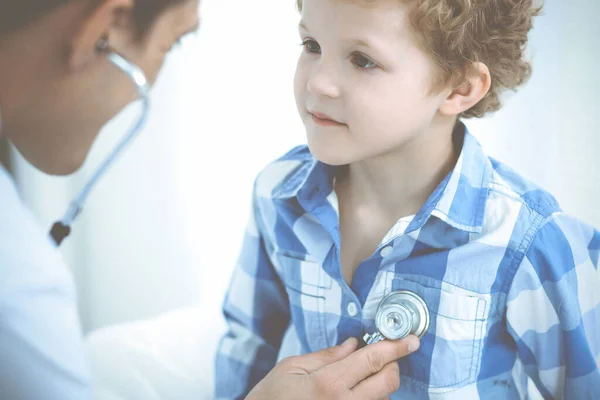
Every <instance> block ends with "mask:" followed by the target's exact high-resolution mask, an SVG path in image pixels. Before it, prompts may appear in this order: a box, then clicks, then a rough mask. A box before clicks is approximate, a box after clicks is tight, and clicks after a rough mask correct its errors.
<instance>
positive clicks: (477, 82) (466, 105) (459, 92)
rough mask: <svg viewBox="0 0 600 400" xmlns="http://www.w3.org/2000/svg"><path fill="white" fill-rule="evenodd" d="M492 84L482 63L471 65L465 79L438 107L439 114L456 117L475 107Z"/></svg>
mask: <svg viewBox="0 0 600 400" xmlns="http://www.w3.org/2000/svg"><path fill="white" fill-rule="evenodd" d="M491 84H492V77H491V76H490V70H489V68H488V67H487V65H485V64H484V63H481V62H477V63H474V64H473V69H472V70H471V72H470V73H469V75H468V76H467V77H466V79H465V80H464V81H463V82H462V83H461V84H460V85H459V86H458V87H457V88H455V89H454V90H452V92H451V93H450V95H448V97H447V98H446V100H445V101H444V102H443V103H442V105H441V106H440V109H439V111H440V113H442V114H443V115H446V116H457V115H460V114H461V113H463V112H465V111H467V110H468V109H470V108H472V107H473V106H475V104H477V103H479V101H480V100H481V99H482V98H483V97H484V96H485V95H486V94H487V93H488V91H489V90H490V86H491Z"/></svg>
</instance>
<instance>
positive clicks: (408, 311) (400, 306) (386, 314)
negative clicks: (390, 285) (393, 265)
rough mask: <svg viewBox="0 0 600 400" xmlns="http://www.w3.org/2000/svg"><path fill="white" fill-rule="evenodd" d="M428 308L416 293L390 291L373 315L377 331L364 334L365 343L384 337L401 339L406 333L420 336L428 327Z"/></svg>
mask: <svg viewBox="0 0 600 400" xmlns="http://www.w3.org/2000/svg"><path fill="white" fill-rule="evenodd" d="M429 319H430V317H429V308H428V307H427V304H426V303H425V301H424V300H423V299H422V298H421V296H419V295H418V294H416V293H414V292H411V291H408V290H399V291H396V292H393V293H390V294H389V295H387V296H386V297H384V299H383V300H382V301H381V303H380V304H379V307H378V308H377V314H376V315H375V326H376V327H377V332H376V333H373V334H366V335H365V336H364V337H363V340H364V341H365V343H366V344H371V343H376V342H379V341H381V340H384V339H392V340H394V339H403V338H405V337H407V336H408V335H411V334H412V335H415V336H417V337H419V339H420V338H422V337H423V336H424V335H425V333H426V332H427V329H428V328H429Z"/></svg>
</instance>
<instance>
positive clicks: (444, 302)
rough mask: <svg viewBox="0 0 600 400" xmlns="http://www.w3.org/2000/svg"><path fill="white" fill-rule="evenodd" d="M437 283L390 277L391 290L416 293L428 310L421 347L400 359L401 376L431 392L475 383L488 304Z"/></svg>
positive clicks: (480, 299)
mask: <svg viewBox="0 0 600 400" xmlns="http://www.w3.org/2000/svg"><path fill="white" fill-rule="evenodd" d="M392 275H394V274H392ZM438 283H439V286H440V288H438V287H431V286H425V285H424V284H421V283H418V282H415V281H413V280H407V279H404V278H402V277H393V279H392V285H391V289H392V290H393V291H397V290H410V291H411V292H414V293H416V294H418V295H419V296H421V298H422V299H423V300H424V301H425V303H426V304H427V307H428V308H429V314H430V325H429V329H428V330H427V333H426V334H425V336H424V337H423V338H422V340H421V344H422V345H421V348H420V350H419V351H418V352H416V353H414V354H413V355H411V356H410V357H408V358H406V359H403V360H401V361H400V366H401V374H406V375H407V376H410V378H412V379H414V380H417V381H421V382H423V383H425V384H427V386H428V388H429V391H430V393H435V392H438V393H440V392H448V391H452V390H455V389H458V388H461V387H463V386H466V385H469V384H471V383H474V382H476V379H477V373H478V369H479V364H480V358H481V348H482V345H483V339H484V334H485V326H486V320H487V314H488V312H489V310H488V308H489V307H488V301H487V300H486V299H485V298H482V296H477V295H476V294H475V293H473V294H472V295H471V294H469V293H466V292H464V291H461V292H451V291H449V290H445V289H441V287H442V282H438ZM428 284H431V282H428Z"/></svg>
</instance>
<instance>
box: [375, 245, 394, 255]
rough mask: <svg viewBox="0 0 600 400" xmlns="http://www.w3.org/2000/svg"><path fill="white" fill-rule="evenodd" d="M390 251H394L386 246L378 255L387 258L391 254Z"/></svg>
mask: <svg viewBox="0 0 600 400" xmlns="http://www.w3.org/2000/svg"><path fill="white" fill-rule="evenodd" d="M392 251H394V248H393V247H392V246H386V247H384V248H383V249H381V251H380V252H379V254H380V255H381V257H387V256H389V255H390V254H392Z"/></svg>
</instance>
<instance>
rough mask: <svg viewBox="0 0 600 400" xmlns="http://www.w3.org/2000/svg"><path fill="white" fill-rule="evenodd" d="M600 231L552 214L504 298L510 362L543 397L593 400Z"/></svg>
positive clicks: (599, 381)
mask: <svg viewBox="0 0 600 400" xmlns="http://www.w3.org/2000/svg"><path fill="white" fill-rule="evenodd" d="M599 252H600V232H598V231H597V230H595V229H593V228H591V227H589V226H586V225H584V224H582V223H581V222H579V221H577V220H576V219H574V218H571V217H569V216H567V215H565V214H562V213H559V214H555V215H553V216H551V217H549V218H548V219H547V220H546V221H545V222H544V223H543V224H542V225H541V227H540V228H539V229H538V231H537V233H536V234H535V237H534V238H533V240H532V241H531V244H530V246H529V249H528V250H527V252H526V254H525V257H524V259H523V260H522V262H521V265H520V267H519V269H518V270H517V272H516V274H515V277H514V280H513V283H512V287H511V289H510V291H509V293H508V298H507V314H506V318H507V325H508V330H509V332H510V334H511V335H512V337H513V339H514V341H515V344H516V348H517V354H518V358H517V364H519V365H520V368H522V371H524V372H525V373H526V374H527V375H528V376H529V377H530V378H531V379H532V381H533V382H534V383H535V385H536V386H537V388H538V390H539V391H540V393H541V394H542V395H543V396H544V398H546V399H600V372H599V368H598V362H599V360H600V358H599V354H600V271H599V268H598V255H599Z"/></svg>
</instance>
